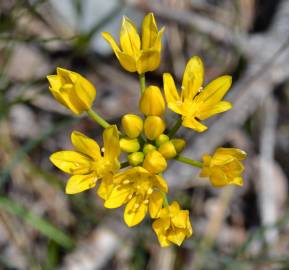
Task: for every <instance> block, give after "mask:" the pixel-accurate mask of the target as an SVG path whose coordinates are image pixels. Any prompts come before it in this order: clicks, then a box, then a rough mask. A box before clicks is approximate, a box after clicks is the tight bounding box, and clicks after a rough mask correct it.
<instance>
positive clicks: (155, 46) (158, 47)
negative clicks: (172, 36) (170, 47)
mask: <svg viewBox="0 0 289 270" xmlns="http://www.w3.org/2000/svg"><path fill="white" fill-rule="evenodd" d="M164 31H165V27H162V29H161V30H160V31H159V32H158V35H157V38H156V40H155V43H154V44H153V46H152V48H153V49H155V50H158V51H159V52H161V50H162V36H163V33H164Z"/></svg>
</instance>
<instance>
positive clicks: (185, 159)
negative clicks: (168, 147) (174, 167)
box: [175, 156, 203, 168]
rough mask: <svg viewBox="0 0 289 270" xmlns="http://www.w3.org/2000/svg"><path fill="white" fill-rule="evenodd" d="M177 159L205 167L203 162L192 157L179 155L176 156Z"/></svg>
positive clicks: (198, 166)
mask: <svg viewBox="0 0 289 270" xmlns="http://www.w3.org/2000/svg"><path fill="white" fill-rule="evenodd" d="M175 160H177V161H180V162H182V163H185V164H188V165H191V166H194V167H197V168H203V163H202V162H200V161H197V160H194V159H190V158H187V157H183V156H177V157H175Z"/></svg>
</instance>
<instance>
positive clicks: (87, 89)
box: [47, 68, 96, 115]
mask: <svg viewBox="0 0 289 270" xmlns="http://www.w3.org/2000/svg"><path fill="white" fill-rule="evenodd" d="M47 79H48V81H49V84H50V87H49V90H50V91H51V93H52V95H53V96H54V98H55V99H56V100H57V101H58V102H59V103H61V104H62V105H64V106H65V107H67V108H68V109H70V110H71V111H72V112H73V113H75V114H77V115H79V114H81V113H83V112H84V111H87V110H88V109H90V108H91V105H92V103H93V101H94V99H95V96H96V90H95V88H94V86H93V85H92V84H91V83H90V82H89V81H88V80H87V79H85V78H84V77H82V76H81V75H80V74H78V73H76V72H73V71H70V70H67V69H64V68H57V74H56V75H49V76H47Z"/></svg>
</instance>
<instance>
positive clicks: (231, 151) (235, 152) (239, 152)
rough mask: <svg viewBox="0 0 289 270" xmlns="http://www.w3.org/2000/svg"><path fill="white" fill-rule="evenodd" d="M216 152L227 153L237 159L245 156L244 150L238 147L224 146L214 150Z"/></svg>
mask: <svg viewBox="0 0 289 270" xmlns="http://www.w3.org/2000/svg"><path fill="white" fill-rule="evenodd" d="M216 154H227V155H231V156H233V157H235V158H237V159H239V160H243V159H245V158H246V157H247V154H246V152H245V151H243V150H241V149H238V148H224V147H220V148H218V149H217V150H216Z"/></svg>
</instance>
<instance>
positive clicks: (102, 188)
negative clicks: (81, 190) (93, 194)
mask: <svg viewBox="0 0 289 270" xmlns="http://www.w3.org/2000/svg"><path fill="white" fill-rule="evenodd" d="M113 187H114V185H113V182H112V175H111V174H107V175H105V176H104V177H103V178H102V180H101V183H100V185H99V188H98V189H97V194H98V196H99V197H100V198H102V199H103V200H107V198H108V197H109V195H110V193H111V191H112V189H113Z"/></svg>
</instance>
